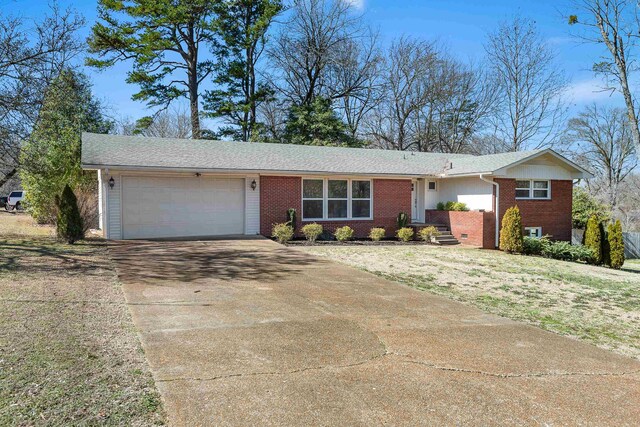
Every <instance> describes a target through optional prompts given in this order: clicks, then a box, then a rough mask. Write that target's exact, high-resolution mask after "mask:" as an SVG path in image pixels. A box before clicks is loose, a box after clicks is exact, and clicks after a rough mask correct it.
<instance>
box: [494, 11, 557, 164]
mask: <svg viewBox="0 0 640 427" xmlns="http://www.w3.org/2000/svg"><path fill="white" fill-rule="evenodd" d="M485 50H486V52H487V57H488V61H489V67H490V70H491V72H492V75H493V78H495V81H496V85H497V94H498V96H499V99H500V100H501V105H500V108H499V110H498V114H497V115H496V117H495V119H494V122H493V128H494V132H495V134H496V137H497V140H501V141H505V142H506V144H507V146H505V147H503V148H504V149H506V150H509V151H519V150H523V149H528V148H540V147H543V146H546V145H550V144H552V143H553V142H554V141H555V139H556V137H557V136H558V131H559V130H560V125H561V124H562V121H563V119H564V115H565V112H566V108H565V107H564V105H563V103H562V94H563V92H564V91H565V88H566V84H567V81H566V78H565V77H564V75H563V73H562V72H561V71H560V70H559V69H558V68H557V66H556V64H555V53H554V52H553V51H552V50H551V49H550V48H549V46H548V45H547V44H546V42H545V41H544V40H543V39H542V38H541V37H540V36H539V34H538V32H537V29H536V26H535V23H534V22H533V21H531V20H528V19H524V18H521V17H516V18H514V19H513V20H512V21H510V22H503V23H502V24H500V26H499V27H498V29H497V30H496V31H495V32H493V33H491V34H489V36H488V41H487V43H486V45H485Z"/></svg>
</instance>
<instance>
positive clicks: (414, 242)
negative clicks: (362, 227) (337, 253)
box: [286, 239, 437, 246]
mask: <svg viewBox="0 0 640 427" xmlns="http://www.w3.org/2000/svg"><path fill="white" fill-rule="evenodd" d="M429 244H430V243H426V242H422V241H419V240H412V241H410V242H401V241H399V240H380V241H379V242H374V241H372V240H364V239H362V240H357V239H356V240H349V241H347V242H339V241H337V240H316V241H315V243H309V242H308V241H306V240H304V239H300V240H291V241H289V242H287V243H286V245H287V246H312V245H313V246H322V245H337V246H416V245H420V246H422V245H429ZM433 246H437V245H433Z"/></svg>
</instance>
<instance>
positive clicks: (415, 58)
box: [367, 38, 437, 151]
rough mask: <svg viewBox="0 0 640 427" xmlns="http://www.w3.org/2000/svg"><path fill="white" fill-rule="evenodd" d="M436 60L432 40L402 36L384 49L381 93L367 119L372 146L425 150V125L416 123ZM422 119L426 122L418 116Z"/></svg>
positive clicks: (426, 102) (427, 128)
mask: <svg viewBox="0 0 640 427" xmlns="http://www.w3.org/2000/svg"><path fill="white" fill-rule="evenodd" d="M436 61H437V54H436V50H435V47H434V45H433V43H429V42H426V41H421V40H414V39H408V38H402V39H400V40H398V41H396V42H393V43H392V44H391V46H390V47H389V50H388V55H387V61H386V64H385V69H384V72H383V75H382V80H383V82H384V87H383V90H384V94H383V96H382V99H381V102H380V104H379V106H378V107H377V108H376V109H375V110H373V111H372V112H371V114H370V115H369V117H368V119H367V129H368V131H367V134H368V136H369V138H370V139H371V141H372V143H373V145H374V146H376V147H379V148H385V149H393V150H417V151H426V150H425V148H426V145H427V144H428V142H429V139H428V135H429V134H430V133H431V132H430V129H429V125H428V124H426V125H424V126H420V125H419V124H418V122H419V118H420V113H421V111H422V110H423V108H424V107H425V106H426V105H427V104H428V102H429V97H430V93H429V90H428V89H429V87H428V83H427V82H428V80H429V75H430V72H431V70H433V68H434V65H435V63H436ZM422 122H423V123H428V117H427V118H426V120H422Z"/></svg>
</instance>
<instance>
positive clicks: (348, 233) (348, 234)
mask: <svg viewBox="0 0 640 427" xmlns="http://www.w3.org/2000/svg"><path fill="white" fill-rule="evenodd" d="M333 234H334V236H336V239H338V241H340V242H346V241H347V240H351V238H352V237H353V228H351V227H349V226H348V225H345V226H344V227H340V228H336V231H335V233H333Z"/></svg>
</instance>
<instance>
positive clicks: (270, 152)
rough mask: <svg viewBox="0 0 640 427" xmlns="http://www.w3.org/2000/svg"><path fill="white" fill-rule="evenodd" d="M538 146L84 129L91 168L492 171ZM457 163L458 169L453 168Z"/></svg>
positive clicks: (85, 158) (411, 172)
mask: <svg viewBox="0 0 640 427" xmlns="http://www.w3.org/2000/svg"><path fill="white" fill-rule="evenodd" d="M536 153H538V151H525V152H516V153H502V154H493V155H487V156H473V155H466V154H442V153H418V152H409V151H395V150H376V149H364V148H343V147H319V146H307V145H290V144H267V143H250V142H230V141H211V140H198V141H194V140H189V139H171V138H148V137H139V136H120V135H102V134H94V133H83V134H82V164H83V166H85V167H113V168H123V169H126V168H148V169H189V170H203V171H204V170H224V171H230V170H238V171H260V172H291V173H331V174H363V175H399V176H428V175H431V176H437V175H442V174H446V175H463V174H474V173H482V172H486V173H490V172H492V171H495V170H498V169H501V168H503V167H505V166H508V165H509V164H511V163H514V162H517V161H519V160H523V159H525V158H528V157H530V156H532V155H534V154H536ZM449 163H451V165H452V168H451V169H448V164H449Z"/></svg>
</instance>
